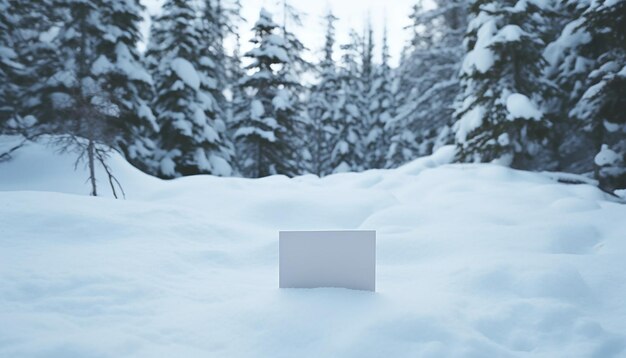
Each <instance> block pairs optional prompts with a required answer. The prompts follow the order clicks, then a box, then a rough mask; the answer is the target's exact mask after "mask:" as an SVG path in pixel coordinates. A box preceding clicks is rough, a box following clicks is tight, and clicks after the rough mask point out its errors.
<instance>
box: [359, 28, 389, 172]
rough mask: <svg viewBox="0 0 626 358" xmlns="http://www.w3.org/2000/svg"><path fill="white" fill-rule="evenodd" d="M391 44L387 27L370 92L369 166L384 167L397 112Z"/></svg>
mask: <svg viewBox="0 0 626 358" xmlns="http://www.w3.org/2000/svg"><path fill="white" fill-rule="evenodd" d="M390 58H391V55H390V54H389V44H388V41H387V29H386V27H385V31H384V35H383V47H382V63H381V65H380V66H378V67H377V68H376V69H375V73H374V76H373V78H374V80H373V81H372V85H371V89H370V92H369V98H370V105H369V117H370V126H369V129H368V132H366V133H367V137H366V139H365V142H366V145H367V150H366V154H367V157H366V160H367V164H368V167H369V168H384V167H385V166H386V157H387V153H388V151H389V145H390V143H389V140H390V138H389V133H388V131H387V126H388V124H389V123H391V119H392V118H393V117H394V116H395V114H396V98H395V97H396V93H395V89H394V79H393V76H392V69H391V66H390V64H389V61H390Z"/></svg>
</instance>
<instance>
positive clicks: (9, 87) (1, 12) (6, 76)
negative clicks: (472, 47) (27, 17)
mask: <svg viewBox="0 0 626 358" xmlns="http://www.w3.org/2000/svg"><path fill="white" fill-rule="evenodd" d="M14 6H15V4H14V3H13V2H10V1H9V0H0V133H2V132H3V131H6V130H8V126H9V120H11V119H14V118H15V117H16V115H17V112H18V108H17V107H18V97H19V93H20V92H21V91H22V90H23V89H22V88H20V86H18V85H17V84H16V82H17V77H18V76H19V74H20V72H21V71H22V70H23V69H24V65H23V64H22V63H21V60H20V58H19V56H18V53H17V51H16V50H15V37H16V36H15V33H16V31H17V27H18V26H19V19H18V18H17V16H16V15H17V14H16V11H15V10H16V9H15V7H14Z"/></svg>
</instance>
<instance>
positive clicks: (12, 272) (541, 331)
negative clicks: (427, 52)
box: [0, 139, 626, 358]
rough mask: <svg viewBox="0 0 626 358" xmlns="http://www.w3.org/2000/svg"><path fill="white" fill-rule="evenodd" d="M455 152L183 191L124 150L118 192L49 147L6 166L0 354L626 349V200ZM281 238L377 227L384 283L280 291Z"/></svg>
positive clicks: (467, 353) (200, 184)
mask: <svg viewBox="0 0 626 358" xmlns="http://www.w3.org/2000/svg"><path fill="white" fill-rule="evenodd" d="M4 141H5V142H6V139H4ZM450 154H451V153H450V148H444V149H442V150H441V151H440V152H438V153H437V154H436V155H434V156H433V157H429V158H422V159H419V160H417V161H415V162H413V163H411V164H409V165H406V166H404V167H402V168H400V169H397V170H390V171H382V170H381V171H369V172H366V173H361V174H341V175H333V176H330V177H327V178H324V179H318V178H316V177H313V176H305V177H300V178H296V179H287V178H285V177H271V178H266V179H261V180H246V179H222V178H215V177H208V176H204V177H190V178H185V179H180V180H175V181H171V182H165V181H160V180H157V179H154V178H151V177H148V176H146V175H143V174H141V173H139V172H138V171H137V170H135V169H133V168H132V167H130V166H129V165H128V164H126V163H125V162H124V161H123V160H121V159H120V158H119V157H117V156H115V157H113V158H112V163H113V168H114V170H115V172H116V173H117V174H118V176H119V179H120V181H121V182H122V184H123V185H124V188H125V190H126V193H127V197H128V199H127V200H113V199H110V198H91V197H87V196H85V195H84V194H86V193H88V192H89V189H88V186H87V183H86V182H85V179H86V175H85V173H84V171H82V170H81V171H79V172H73V158H72V157H71V156H68V155H63V156H60V155H56V154H54V153H53V152H52V150H51V149H48V148H46V147H43V146H40V145H31V146H29V147H28V148H26V149H24V150H22V151H21V152H19V153H18V154H17V156H16V158H15V160H14V161H13V162H10V163H5V164H1V165H0V190H1V191H0V357H63V358H67V357H116V358H117V357H618V356H622V357H623V356H624V355H626V350H625V344H626V279H625V277H626V276H625V275H626V205H623V204H620V203H618V202H616V201H615V200H613V199H611V198H609V197H608V196H606V195H605V194H603V193H602V192H600V191H599V190H597V189H596V188H594V187H592V186H589V185H564V184H558V183H556V182H554V181H553V180H551V179H550V178H548V177H547V176H545V175H541V174H532V173H526V172H520V171H515V170H510V169H507V168H504V167H499V166H495V165H445V163H446V162H447V161H448V160H449V157H450ZM101 182H102V184H101V188H100V190H101V191H102V192H105V191H106V192H107V193H108V190H107V188H106V186H105V185H104V180H102V181H101ZM281 229H375V230H377V231H378V269H377V270H378V272H377V289H378V292H377V293H367V292H357V291H349V290H342V289H316V290H279V289H278V288H277V286H278V267H277V262H278V245H277V240H278V230H281Z"/></svg>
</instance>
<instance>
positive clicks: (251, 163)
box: [233, 8, 298, 178]
mask: <svg viewBox="0 0 626 358" xmlns="http://www.w3.org/2000/svg"><path fill="white" fill-rule="evenodd" d="M278 29H279V26H278V25H277V24H276V23H275V22H274V21H273V20H272V14H270V13H269V12H268V11H267V10H265V9H264V8H263V9H261V12H260V16H259V20H258V21H257V22H256V23H255V25H254V27H253V30H254V32H255V37H254V38H253V39H252V40H251V41H252V43H253V44H254V45H255V48H254V49H252V50H251V51H249V52H247V53H246V55H245V56H247V57H249V58H250V59H251V60H252V63H251V64H250V65H248V66H247V70H249V71H251V72H252V73H251V74H250V75H246V76H244V78H242V80H241V81H240V86H241V88H242V91H247V92H249V93H251V95H250V96H249V97H248V98H247V100H246V101H245V102H243V103H241V105H240V107H239V109H238V111H237V115H236V117H235V118H234V123H233V125H234V128H235V129H236V132H235V140H236V147H237V157H238V158H237V159H238V160H239V168H240V170H241V173H242V174H243V175H244V176H246V177H252V178H258V177H265V176H269V175H274V174H284V175H289V176H292V175H295V174H297V172H298V165H297V163H296V156H295V152H296V149H297V148H294V147H293V141H292V138H293V136H294V135H295V129H294V128H295V121H296V118H294V116H295V111H294V104H293V102H292V101H291V96H290V93H289V91H290V89H291V88H293V87H294V86H295V85H297V83H294V82H291V81H289V79H288V78H287V77H286V76H284V75H282V74H280V70H281V67H284V66H286V65H288V63H289V61H290V59H289V55H288V53H287V48H288V45H287V42H286V41H285V39H284V38H283V37H282V36H280V35H278V34H277V31H278Z"/></svg>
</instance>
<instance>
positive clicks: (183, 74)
mask: <svg viewBox="0 0 626 358" xmlns="http://www.w3.org/2000/svg"><path fill="white" fill-rule="evenodd" d="M172 70H174V72H175V73H176V75H177V76H178V78H180V79H181V80H182V81H183V82H185V84H186V85H187V86H189V87H191V88H193V89H195V90H198V89H199V88H200V76H198V72H196V69H195V68H194V67H193V65H192V64H191V63H190V62H189V61H187V60H185V59H184V58H181V57H177V58H175V59H174V60H172Z"/></svg>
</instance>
